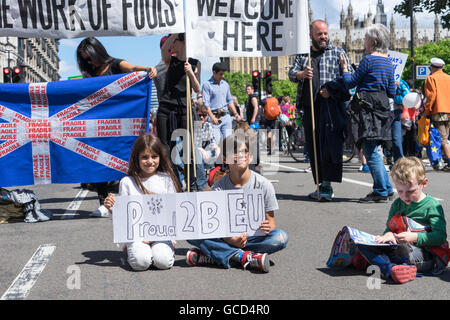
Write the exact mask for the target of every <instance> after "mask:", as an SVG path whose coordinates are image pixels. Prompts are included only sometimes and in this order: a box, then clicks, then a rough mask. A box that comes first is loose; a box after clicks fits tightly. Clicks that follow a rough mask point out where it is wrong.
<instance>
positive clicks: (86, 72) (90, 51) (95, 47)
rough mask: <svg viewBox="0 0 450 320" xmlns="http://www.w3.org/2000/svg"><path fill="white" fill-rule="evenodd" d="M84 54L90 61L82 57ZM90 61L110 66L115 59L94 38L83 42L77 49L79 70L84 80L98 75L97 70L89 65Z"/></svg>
mask: <svg viewBox="0 0 450 320" xmlns="http://www.w3.org/2000/svg"><path fill="white" fill-rule="evenodd" d="M83 52H84V53H85V54H86V55H87V56H88V59H83V56H82V55H81V54H82V53H83ZM89 59H91V60H92V59H95V60H97V61H98V62H100V63H101V64H102V65H105V64H110V63H111V62H112V61H113V59H114V58H112V57H111V56H110V55H109V54H108V52H107V51H106V49H105V47H104V46H103V45H102V43H101V42H100V41H98V40H97V39H96V38H94V37H89V38H86V39H84V40H83V41H81V42H80V44H79V45H78V48H77V62H78V68H79V69H80V71H81V74H82V75H83V77H84V78H90V77H95V76H96V75H97V74H96V71H97V69H96V68H95V67H94V66H93V65H92V64H89V63H88V61H89Z"/></svg>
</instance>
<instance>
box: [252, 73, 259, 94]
mask: <svg viewBox="0 0 450 320" xmlns="http://www.w3.org/2000/svg"><path fill="white" fill-rule="evenodd" d="M259 83H260V76H259V71H257V70H255V71H253V72H252V85H253V89H254V90H255V91H259Z"/></svg>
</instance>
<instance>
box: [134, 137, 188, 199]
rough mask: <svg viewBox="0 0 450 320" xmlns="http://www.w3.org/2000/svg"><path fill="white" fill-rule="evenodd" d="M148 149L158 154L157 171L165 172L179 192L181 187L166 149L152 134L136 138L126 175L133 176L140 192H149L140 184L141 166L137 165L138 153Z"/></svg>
mask: <svg viewBox="0 0 450 320" xmlns="http://www.w3.org/2000/svg"><path fill="white" fill-rule="evenodd" d="M147 148H148V149H150V150H151V151H152V152H154V153H156V154H158V155H159V166H158V169H157V171H159V172H165V173H167V174H168V175H169V176H170V178H171V179H172V182H173V184H174V185H175V190H176V191H177V192H181V188H180V186H179V184H178V179H177V177H176V176H175V173H174V171H173V169H172V163H171V161H170V159H169V156H168V153H167V149H166V148H165V147H164V145H163V144H162V142H161V140H159V138H158V137H155V136H153V135H149V134H146V135H142V136H139V137H138V138H137V139H136V142H135V143H134V145H133V148H132V149H131V155H130V162H129V166H128V173H127V175H128V176H131V177H133V178H134V181H136V184H137V185H138V187H139V189H141V192H142V193H144V194H149V193H150V192H149V191H148V190H147V189H146V188H145V187H144V185H143V184H142V181H141V178H140V177H139V174H140V172H141V168H140V167H139V154H140V153H141V152H143V151H145V149H147Z"/></svg>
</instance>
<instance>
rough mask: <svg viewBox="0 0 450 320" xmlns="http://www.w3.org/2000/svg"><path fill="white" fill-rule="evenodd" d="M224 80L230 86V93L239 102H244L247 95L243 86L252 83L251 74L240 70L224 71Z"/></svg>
mask: <svg viewBox="0 0 450 320" xmlns="http://www.w3.org/2000/svg"><path fill="white" fill-rule="evenodd" d="M225 81H226V82H228V84H229V86H230V92H231V95H233V96H236V97H237V99H238V102H239V104H244V103H245V101H246V100H247V97H248V95H247V93H246V92H245V86H246V85H247V84H250V85H251V84H252V76H251V75H249V74H244V73H242V72H234V73H230V72H225Z"/></svg>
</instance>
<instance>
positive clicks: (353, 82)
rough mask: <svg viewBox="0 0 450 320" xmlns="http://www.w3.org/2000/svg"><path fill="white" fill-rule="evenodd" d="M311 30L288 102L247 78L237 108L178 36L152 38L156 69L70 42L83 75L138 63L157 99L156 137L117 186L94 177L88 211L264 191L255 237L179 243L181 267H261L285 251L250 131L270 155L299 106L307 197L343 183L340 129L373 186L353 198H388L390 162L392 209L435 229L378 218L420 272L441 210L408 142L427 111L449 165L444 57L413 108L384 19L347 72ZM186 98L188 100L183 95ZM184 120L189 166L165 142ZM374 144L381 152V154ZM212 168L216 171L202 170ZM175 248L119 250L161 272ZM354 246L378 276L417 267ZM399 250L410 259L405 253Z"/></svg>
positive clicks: (441, 223)
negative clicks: (417, 207) (119, 203)
mask: <svg viewBox="0 0 450 320" xmlns="http://www.w3.org/2000/svg"><path fill="white" fill-rule="evenodd" d="M310 38H311V43H312V45H311V52H310V53H309V54H298V55H297V56H296V58H295V61H294V63H293V66H292V67H291V69H290V70H289V78H290V80H291V81H293V82H296V83H298V91H297V97H296V107H295V106H293V105H292V104H291V103H290V97H288V96H283V97H278V98H276V97H273V96H272V94H273V92H272V89H271V88H266V96H265V99H264V100H262V101H259V100H258V97H257V95H255V92H254V88H253V86H252V85H247V86H246V93H247V95H248V99H247V100H246V102H245V105H244V108H243V110H242V109H241V107H240V105H239V103H238V102H237V99H236V98H235V97H233V96H232V94H231V92H230V87H229V85H228V83H227V82H226V81H225V80H224V76H225V71H226V67H225V66H224V65H222V64H221V63H216V64H214V65H213V68H212V77H211V78H210V79H208V80H207V81H206V82H205V83H204V84H203V85H200V83H201V81H200V73H201V63H200V61H199V60H196V59H193V58H189V59H186V54H185V52H186V50H185V37H184V34H172V35H169V36H166V37H163V38H162V39H161V43H160V48H161V57H162V59H161V62H160V63H159V64H158V65H157V66H156V67H139V66H133V65H131V64H130V63H128V62H126V61H125V60H121V59H115V58H111V57H110V56H109V55H108V54H107V52H106V50H105V48H104V47H103V46H102V45H101V44H100V42H98V40H96V39H95V38H87V39H85V40H84V41H83V42H82V43H81V44H80V46H79V47H78V50H77V57H78V64H79V67H80V70H81V72H82V74H83V76H84V77H95V76H102V75H108V74H116V73H123V72H131V71H140V70H143V71H148V73H149V77H150V78H153V79H154V82H155V86H156V88H157V93H158V100H159V108H158V110H157V113H156V120H155V124H156V135H144V136H141V137H139V138H138V139H137V140H136V143H135V144H134V146H133V148H132V151H131V157H130V161H129V163H130V166H129V170H128V174H127V176H126V177H125V178H123V179H122V180H121V181H120V183H116V184H114V183H111V182H110V183H108V182H105V183H99V184H97V185H96V188H97V191H98V194H99V200H100V204H101V207H100V208H99V210H98V212H97V213H96V215H99V216H108V215H109V214H113V212H112V208H113V205H114V193H117V194H119V195H137V194H152V193H173V192H182V191H185V190H187V189H190V190H192V191H209V190H232V189H242V188H243V189H254V188H258V189H262V190H263V191H264V195H265V196H264V203H265V212H266V216H265V220H264V221H263V222H262V223H261V225H260V228H261V230H263V231H264V233H265V236H261V237H249V236H248V235H247V234H242V235H240V236H237V237H231V238H223V239H207V240H190V241H188V242H189V243H190V244H191V245H193V246H194V247H195V248H194V249H191V250H189V251H188V252H187V255H186V262H187V263H188V264H189V265H200V264H205V263H214V264H218V265H220V266H222V267H225V268H229V267H230V265H233V264H235V265H240V266H241V267H243V268H253V269H257V270H260V271H263V272H268V271H269V266H270V264H269V260H268V254H270V253H273V252H276V251H279V250H281V249H283V248H285V247H286V245H287V243H288V235H287V234H286V232H285V231H283V230H281V229H278V228H277V227H276V224H275V214H274V212H275V211H276V210H278V202H277V199H276V195H275V191H274V189H273V186H272V185H271V183H270V182H269V181H268V180H267V179H266V178H264V177H263V176H262V175H261V174H260V173H261V172H260V167H259V157H260V152H261V151H260V150H259V145H260V135H259V133H258V130H256V129H260V128H263V129H264V130H266V131H267V145H268V150H267V152H268V154H269V155H270V154H271V153H272V152H273V150H272V147H273V146H274V145H276V144H275V143H274V141H273V135H272V131H273V130H274V129H277V124H278V123H279V121H278V120H279V119H280V118H284V119H287V121H283V123H284V124H287V129H288V132H289V133H291V132H292V126H293V125H294V120H295V118H296V117H297V115H298V114H299V113H300V112H301V113H302V114H303V119H302V123H303V126H304V132H305V141H306V144H305V146H306V150H305V153H306V154H307V155H308V157H309V158H308V159H309V162H310V165H311V171H312V176H313V179H314V182H315V184H316V185H318V189H317V190H316V191H313V192H312V193H311V194H309V197H310V198H311V199H317V200H321V201H332V199H333V197H334V190H333V187H332V185H331V183H332V182H334V183H340V182H342V175H343V148H342V146H343V144H344V141H345V140H346V137H347V136H348V135H350V136H351V137H352V140H353V141H354V143H355V144H356V146H357V148H358V150H361V164H362V166H363V167H364V166H366V168H367V171H369V172H370V174H371V176H372V179H373V188H372V191H371V192H370V193H369V194H367V195H366V196H365V197H361V198H360V199H359V202H361V203H373V202H376V203H378V202H387V201H389V200H391V199H392V198H393V195H394V189H393V186H392V184H391V182H390V181H391V180H390V179H389V174H388V171H389V169H391V168H392V170H391V175H392V178H393V181H394V183H395V185H396V187H397V190H398V195H399V198H398V199H397V200H396V201H395V202H394V203H393V205H392V208H394V207H395V208H397V207H398V208H401V210H403V211H402V212H404V214H405V215H406V216H408V217H410V218H411V219H416V218H417V219H419V220H420V223H424V224H427V225H429V226H430V227H431V230H432V233H433V237H431V236H430V237H422V236H419V238H418V237H417V235H411V234H410V233H411V232H410V231H407V230H402V232H397V231H396V230H392V228H389V223H388V228H387V229H386V231H385V234H384V235H383V236H381V237H378V238H377V241H379V242H387V241H390V242H393V243H401V244H404V245H405V246H407V244H408V243H411V242H413V243H415V244H416V246H417V247H415V246H414V247H412V246H410V247H407V249H408V250H410V251H411V250H412V251H414V255H417V254H419V255H420V257H421V260H420V259H419V260H420V262H421V263H422V264H421V270H422V269H424V267H423V265H424V261H425V262H426V261H428V260H430V259H432V258H433V259H434V257H435V256H433V255H432V254H430V253H429V252H428V251H426V252H425V251H423V250H426V249H424V248H426V247H429V246H442V245H444V243H445V241H446V236H445V237H444V234H445V218H444V215H443V211H442V207H441V206H440V204H439V203H438V202H437V201H434V199H433V200H430V199H429V198H431V197H429V196H426V197H425V196H424V194H423V192H422V190H423V188H425V187H426V185H427V181H428V180H427V179H426V178H425V176H424V167H423V164H422V162H420V160H417V158H415V157H408V156H421V154H422V153H421V149H420V148H417V146H418V143H417V139H416V138H415V136H417V134H416V131H415V129H414V128H415V123H416V120H417V119H416V118H417V117H418V116H419V115H421V116H431V118H432V122H433V123H434V125H435V126H436V128H437V129H438V131H439V133H440V135H441V144H442V155H443V159H444V161H445V162H446V165H445V167H444V168H440V169H442V170H444V171H450V147H449V145H448V133H449V124H450V119H449V118H448V116H449V114H450V103H449V101H448V98H447V97H446V95H445V92H446V90H450V81H449V79H448V78H449V76H448V75H446V74H445V73H444V72H443V71H442V68H443V66H444V61H442V60H441V59H432V61H431V71H432V75H431V76H430V77H429V78H428V79H427V80H426V82H425V85H424V88H423V90H422V91H421V92H419V93H420V94H421V96H422V97H423V98H426V99H421V102H422V104H423V106H422V109H420V106H418V108H417V109H416V108H412V109H408V108H405V107H404V106H403V100H402V99H403V98H404V97H405V96H406V95H407V94H408V93H409V92H411V91H412V90H415V89H412V88H414V86H413V85H412V86H409V85H408V84H407V83H406V82H405V81H403V80H401V81H399V82H397V83H396V82H395V81H394V68H393V66H392V63H391V61H390V60H389V58H388V57H387V50H388V45H389V31H388V29H387V28H386V27H384V26H383V25H379V24H376V25H373V26H371V27H369V28H368V29H367V31H366V35H365V39H364V48H365V51H366V53H367V55H366V56H365V57H364V58H363V59H362V60H361V62H360V64H359V66H358V67H357V68H354V67H353V66H352V65H351V63H350V61H349V58H348V56H347V54H346V53H345V51H344V50H343V49H342V48H339V47H336V46H332V45H330V44H329V42H330V39H329V36H328V25H327V23H326V22H325V21H322V20H316V21H314V22H313V23H312V24H311V31H310ZM352 88H356V90H354V94H351V90H350V89H352ZM449 92H450V91H449ZM189 97H192V100H191V101H189ZM424 101H425V102H424ZM189 106H191V108H189ZM419 111H421V113H420V112H419ZM190 112H192V114H189V113H190ZM189 117H192V118H193V119H194V120H196V121H195V123H196V125H195V130H194V132H193V133H194V140H195V144H194V145H195V155H196V161H195V163H191V162H186V161H184V162H183V160H182V157H181V154H182V153H183V151H185V150H183V142H184V145H186V141H182V139H181V138H178V139H175V140H173V139H172V138H173V133H174V132H175V131H176V130H177V129H188V127H189V123H188V118H189ZM253 129H255V130H253ZM314 135H315V136H314ZM242 136H243V139H242ZM255 146H256V149H255ZM380 147H381V148H382V149H383V151H384V155H383V154H382V153H380ZM173 150H176V152H175V153H174V152H173ZM264 151H265V150H264ZM173 154H175V155H176V156H175V157H173ZM169 155H172V157H169ZM383 157H384V158H385V159H386V160H385V161H383ZM403 159H406V160H403ZM254 160H256V161H254ZM416 160H417V161H418V162H417V161H416ZM401 161H403V162H405V161H406V162H405V163H403V162H401ZM385 162H386V165H385ZM394 163H395V164H394ZM419 163H420V164H419ZM432 164H433V166H434V168H438V167H437V165H436V164H435V163H432ZM194 166H195V168H196V169H197V170H196V176H195V177H194V174H191V175H190V179H188V178H187V176H188V175H187V174H186V172H188V171H189V172H191V173H193V172H194V170H193V169H194V168H193V167H194ZM389 166H393V167H391V168H390V167H389ZM411 168H415V169H411ZM210 169H214V171H211V172H215V173H214V174H209V175H208V172H209V170H210ZM411 170H412V171H411ZM111 185H115V186H116V190H115V192H114V191H113V192H110V191H111V190H109V191H108V187H109V186H111ZM189 187H191V188H189ZM108 193H109V195H108ZM431 199H432V198H431ZM422 201H426V202H427V205H430V206H431V207H433V208H434V209H435V210H434V211H433V213H432V214H431V213H430V211H427V215H425V216H424V213H423V212H419V213H418V212H417V211H413V213H411V214H410V212H409V209H410V208H411V206H410V205H411V203H418V202H420V203H421V202H422ZM392 210H393V209H392ZM392 210H391V211H392ZM395 213H397V211H395ZM391 216H392V215H391V214H390V220H392V217H391ZM174 247H175V243H174V242H172V241H165V242H135V243H131V244H126V245H124V246H123V248H124V251H125V252H126V254H127V259H128V263H129V264H130V266H131V267H132V268H133V269H134V270H146V269H147V268H148V267H149V266H150V265H152V264H153V265H155V266H156V267H157V268H159V269H168V268H171V267H172V265H173V262H174ZM446 248H447V249H448V244H447V247H446ZM408 252H409V251H408ZM359 253H360V254H361V256H362V257H363V258H364V259H366V260H367V261H369V262H370V263H372V264H379V265H380V266H381V267H382V271H383V274H384V275H385V276H386V277H391V278H392V279H393V280H394V281H396V282H398V283H403V282H405V279H407V280H411V278H413V274H414V275H415V272H416V271H417V267H416V265H415V262H414V261H416V262H417V261H419V260H417V259H416V260H413V259H409V260H407V266H405V267H403V264H401V263H398V259H397V258H398V257H397V256H398V254H399V253H398V252H395V254H394V253H392V252H389V253H388V256H389V257H391V256H393V255H396V257H397V258H396V259H391V260H389V259H384V257H385V256H386V252H375V251H373V250H372V251H370V250H367V248H359ZM380 257H382V258H383V259H384V260H383V259H381V258H380ZM407 257H408V258H411V255H408V256H407ZM380 259H381V260H382V261H381V260H380ZM380 261H381V262H380ZM405 261H406V260H405ZM446 263H448V261H446ZM411 266H414V268H413V267H411ZM433 267H435V265H433Z"/></svg>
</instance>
